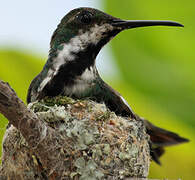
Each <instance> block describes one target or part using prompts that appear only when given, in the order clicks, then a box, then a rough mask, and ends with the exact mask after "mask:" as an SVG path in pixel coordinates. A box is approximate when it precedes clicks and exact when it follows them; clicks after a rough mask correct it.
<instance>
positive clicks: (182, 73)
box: [0, 0, 195, 180]
mask: <svg viewBox="0 0 195 180" xmlns="http://www.w3.org/2000/svg"><path fill="white" fill-rule="evenodd" d="M101 3H102V4H101V9H102V10H104V11H106V12H107V13H109V14H112V15H113V16H117V17H120V18H123V19H158V20H174V21H178V22H181V23H183V24H184V25H185V28H176V27H148V28H138V29H132V30H129V31H125V32H123V33H121V34H120V35H118V36H117V37H116V38H115V39H113V40H112V42H111V46H109V47H110V48H109V49H111V53H112V54H111V55H109V53H103V55H101V57H102V56H104V54H106V55H105V56H104V58H101V59H103V61H102V60H101V59H100V58H99V59H100V65H99V69H100V70H101V69H103V72H102V70H101V72H102V74H103V75H104V76H103V78H104V79H105V80H106V81H107V82H108V83H109V84H110V85H112V86H113V87H114V88H115V89H116V90H118V91H119V92H120V93H121V94H122V95H123V96H124V97H125V98H126V100H127V101H128V102H129V104H130V105H131V107H132V108H133V109H134V111H135V112H136V113H137V114H139V115H140V116H143V117H145V118H147V119H149V120H150V121H151V122H153V123H155V125H158V126H160V127H163V128H166V129H169V130H171V131H175V132H178V133H179V134H180V135H182V136H184V137H187V138H189V139H190V140H191V142H190V143H187V144H183V145H180V146H176V147H170V148H167V149H166V154H165V155H164V156H163V157H162V158H161V162H162V166H158V165H156V164H155V163H151V168H150V176H149V177H151V178H155V179H156V178H168V179H178V178H181V179H188V180H190V179H194V176H195V172H194V170H195V142H194V139H195V133H194V127H195V120H194V116H195V111H194V109H195V71H194V70H195V61H194V59H195V54H194V47H195V45H194V42H195V36H194V35H193V32H194V31H195V23H194V18H195V13H194V6H195V2H194V1H192V0H186V1H176V0H172V1H168V0H164V1H155V0H150V1H143V0H140V1H136V0H131V1H129V0H122V1H113V0H107V1H101ZM86 5H88V4H86V3H83V4H82V5H80V4H77V7H78V6H86ZM89 5H90V3H89ZM74 6H75V7H76V5H72V6H71V7H74ZM93 6H94V7H96V8H97V5H93ZM99 7H100V6H99V5H98V8H99ZM70 9H71V8H70ZM70 9H68V10H67V11H66V13H67V12H68V11H69V10H70ZM60 12H61V13H64V12H63V11H60ZM53 14H54V16H55V11H53ZM64 14H65V13H64ZM64 14H63V15H64ZM29 16H32V17H33V14H31V15H29ZM5 18H6V17H5ZM60 18H62V16H61V17H60ZM58 23H59V21H56V22H55V24H54V27H55V26H56V25H57V24H58ZM24 26H25V24H24ZM36 28H37V27H36ZM13 30H14V29H13ZM52 31H54V29H52ZM0 32H1V30H0ZM32 33H33V31H32ZM50 35H51V34H50ZM19 43H20V42H18V44H19ZM15 44H16V45H17V42H15ZM48 44H49V42H48ZM23 47H25V46H23ZM107 51H108V49H107ZM37 54H40V55H37ZM41 54H44V55H41ZM105 57H106V58H109V59H111V61H113V62H112V65H111V66H110V65H108V64H106V62H104V61H107V60H106V58H105ZM46 59H47V55H46V54H45V53H42V52H39V51H38V50H36V52H35V50H34V48H32V51H31V50H29V49H28V50H26V49H25V48H20V49H18V48H17V46H12V48H10V46H6V47H4V46H3V45H1V49H0V79H2V80H4V81H8V82H9V83H10V85H11V86H12V87H13V88H14V89H15V91H16V92H17V94H18V96H19V97H20V98H21V99H22V100H24V101H25V99H26V93H27V89H28V86H29V84H30V82H31V80H32V79H33V78H34V77H35V76H36V75H37V74H38V73H39V72H40V70H41V69H42V67H43V65H44V63H45V61H46ZM43 60H44V61H43ZM110 68H113V69H114V70H113V69H110ZM115 69H117V71H115ZM104 71H108V72H111V73H110V74H109V73H108V74H107V73H104ZM113 74H115V75H113ZM0 119H1V124H0V128H1V131H0V136H1V139H2V137H3V133H4V130H5V127H6V123H7V121H6V120H5V119H4V118H3V116H1V115H0Z"/></svg>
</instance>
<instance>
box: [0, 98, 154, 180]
mask: <svg viewBox="0 0 195 180" xmlns="http://www.w3.org/2000/svg"><path fill="white" fill-rule="evenodd" d="M28 107H29V108H30V109H31V110H33V111H34V112H35V113H36V114H37V116H38V117H39V119H40V120H41V121H42V122H43V123H44V124H46V126H48V127H50V128H52V129H54V130H55V131H56V132H58V134H59V136H57V137H56V142H55V143H54V145H53V146H51V142H49V141H48V156H50V155H51V154H50V153H53V152H54V150H56V149H58V150H59V153H57V155H56V159H55V161H54V164H53V168H52V169H49V170H48V169H47V167H45V166H43V165H42V160H41V159H40V158H39V155H37V154H36V150H33V149H31V148H29V147H28V143H27V142H26V141H25V139H24V138H23V136H22V135H21V134H20V132H19V131H18V130H17V129H16V128H15V127H14V126H12V125H11V126H10V127H9V128H8V129H7V131H6V133H5V136H4V140H3V156H2V167H1V175H3V176H2V177H5V179H6V178H8V177H9V178H10V179H12V178H13V179H52V178H53V179H55V174H58V171H61V172H62V173H61V174H62V175H61V178H60V179H79V180H93V179H94V180H95V179H125V178H129V177H147V175H148V170H149V163H150V153H149V145H148V135H147V134H146V132H145V127H144V125H143V122H142V121H141V120H140V121H137V120H134V119H130V118H124V117H120V116H116V115H115V113H114V112H111V111H109V109H107V107H106V106H105V105H104V104H100V103H96V102H93V101H91V100H84V101H81V100H74V99H71V98H68V97H61V96H58V97H55V98H45V99H44V100H42V101H40V102H34V103H31V104H29V106H28ZM62 139H63V143H61V142H62V141H61V140H62ZM58 141H59V143H58ZM45 146H47V144H46V145H45ZM51 147H52V148H51ZM58 159H59V160H60V161H61V160H62V159H63V164H62V165H61V166H60V167H61V168H60V169H59V168H58V166H57V165H56V164H57V163H56V162H58ZM56 177H57V176H56Z"/></svg>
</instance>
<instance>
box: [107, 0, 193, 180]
mask: <svg viewBox="0 0 195 180" xmlns="http://www.w3.org/2000/svg"><path fill="white" fill-rule="evenodd" d="M104 4H105V9H106V12H107V13H109V14H112V15H113V16H116V17H120V18H121V19H146V20H149V19H154V20H156V19H158V20H173V21H178V22H180V23H183V24H184V25H185V28H176V27H145V28H137V29H132V30H128V31H126V32H123V33H121V34H120V35H118V36H117V37H116V38H115V39H114V40H112V43H111V44H112V50H113V53H114V55H115V57H116V58H115V59H116V65H117V67H118V68H119V70H120V74H121V75H122V79H123V81H124V82H121V84H120V85H118V86H117V85H116V84H115V83H114V84H113V86H114V87H115V88H117V89H118V90H119V91H120V92H121V93H122V94H123V96H124V97H125V98H127V100H128V102H129V103H130V105H131V106H132V107H133V109H134V110H135V111H136V112H137V113H138V114H140V115H142V116H144V117H146V118H148V119H150V121H152V122H153V123H155V124H156V125H159V126H161V127H164V128H167V129H170V130H172V131H175V132H178V133H180V134H181V135H182V136H185V137H188V138H189V139H190V140H191V142H190V143H188V144H184V145H181V146H177V147H172V148H168V150H167V151H168V153H167V154H166V155H165V156H163V158H162V164H163V166H162V167H159V166H156V165H154V164H152V168H151V173H150V177H152V178H170V179H171V178H183V179H194V176H193V174H194V175H195V172H194V169H195V157H194V153H195V144H194V142H193V140H194V137H195V134H194V132H193V131H194V127H195V120H194V117H195V111H194V109H195V75H194V69H195V61H194V59H195V53H194V47H195V46H194V42H195V36H194V35H193V33H194V31H195V23H194V21H193V18H194V17H195V14H194V8H193V7H194V5H195V3H194V1H192V0H187V1H176V0H172V1H168V0H164V1H155V0H150V1H143V0H140V1H135V0H131V1H129V0H123V1H111V0H107V1H104Z"/></svg>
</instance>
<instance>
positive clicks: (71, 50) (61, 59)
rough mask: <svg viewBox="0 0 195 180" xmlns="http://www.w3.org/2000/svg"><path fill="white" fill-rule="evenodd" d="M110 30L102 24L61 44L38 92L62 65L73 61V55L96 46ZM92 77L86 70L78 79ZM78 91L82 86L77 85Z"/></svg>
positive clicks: (106, 25) (81, 32)
mask: <svg viewBox="0 0 195 180" xmlns="http://www.w3.org/2000/svg"><path fill="white" fill-rule="evenodd" d="M112 29H113V27H112V26H111V25H109V24H104V25H101V26H98V25H94V27H92V28H90V29H89V30H88V31H86V32H83V31H82V30H80V31H79V33H78V35H77V36H76V37H74V38H72V39H71V40H70V41H69V43H66V44H65V43H64V44H61V46H63V48H62V50H58V51H57V54H58V55H57V57H56V58H55V59H53V67H52V68H51V69H50V70H49V71H48V73H47V76H46V77H45V79H43V81H42V83H41V84H40V86H39V88H38V92H40V91H42V89H43V88H44V87H45V86H46V84H47V83H48V82H49V81H50V80H51V79H52V78H53V77H54V76H55V75H56V74H57V73H58V71H59V69H60V67H61V66H62V65H64V64H65V63H66V62H68V61H73V60H74V59H75V56H74V54H76V53H78V52H80V51H83V50H84V49H85V48H87V46H88V45H89V44H94V45H96V44H97V43H98V42H99V41H100V40H101V39H102V38H103V37H104V36H105V34H104V32H108V31H109V30H112ZM92 76H93V75H92V73H91V71H87V70H86V71H85V72H84V73H83V74H82V75H81V77H80V78H81V79H83V80H84V79H85V80H87V79H91V78H92ZM78 84H79V83H78ZM78 89H83V85H82V84H80V85H78Z"/></svg>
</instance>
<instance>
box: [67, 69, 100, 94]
mask: <svg viewBox="0 0 195 180" xmlns="http://www.w3.org/2000/svg"><path fill="white" fill-rule="evenodd" d="M95 78H96V69H95V68H94V67H90V69H88V68H87V69H86V70H85V71H84V72H83V74H82V75H81V76H77V77H76V79H75V82H74V84H73V85H72V86H66V87H64V94H65V95H68V96H71V95H73V94H74V95H80V94H82V93H83V92H85V91H86V90H87V89H88V88H90V86H91V85H92V84H93V80H94V79H95Z"/></svg>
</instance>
